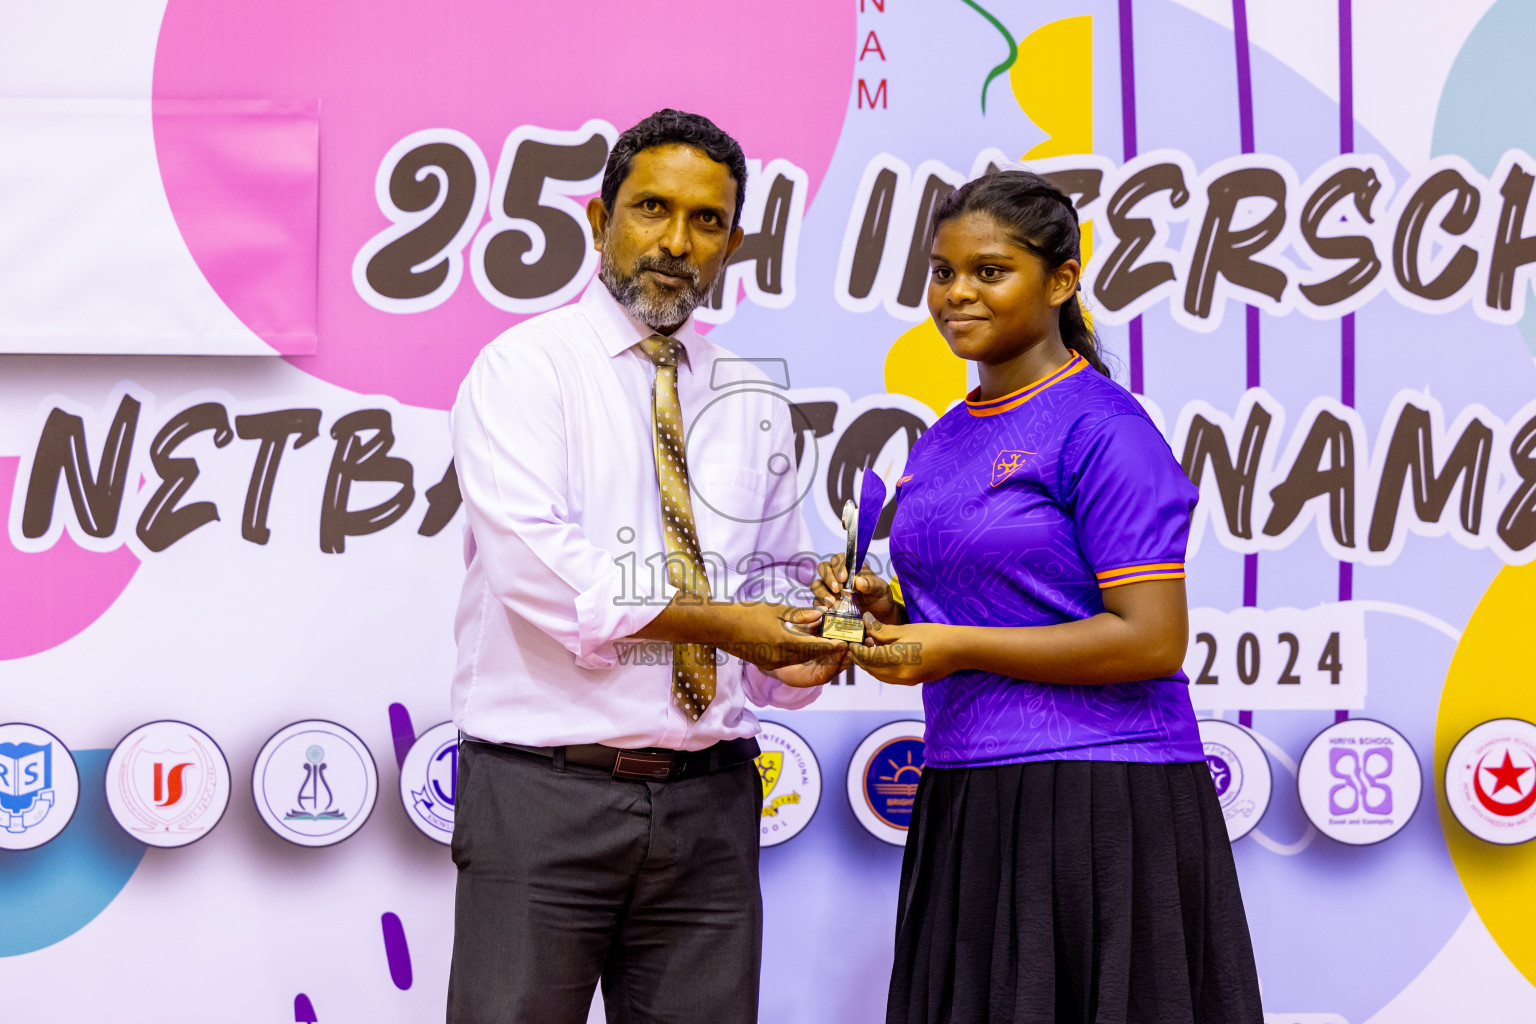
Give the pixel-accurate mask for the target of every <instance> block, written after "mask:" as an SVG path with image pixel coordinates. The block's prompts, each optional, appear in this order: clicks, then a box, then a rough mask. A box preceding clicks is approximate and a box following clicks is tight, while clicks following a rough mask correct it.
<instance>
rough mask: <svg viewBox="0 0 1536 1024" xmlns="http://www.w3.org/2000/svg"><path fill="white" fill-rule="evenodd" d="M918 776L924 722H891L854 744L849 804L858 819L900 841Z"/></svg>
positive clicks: (877, 832)
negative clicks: (856, 745)
mask: <svg viewBox="0 0 1536 1024" xmlns="http://www.w3.org/2000/svg"><path fill="white" fill-rule="evenodd" d="M922 777H923V723H922V722H910V721H909V722H891V723H890V724H888V725H882V726H881V727H880V728H878V729H876V730H875V731H874V732H872V733H870V734H869V735H868V736H866V737H864V742H862V743H860V744H859V747H858V749H857V750H855V751H854V752H853V759H852V760H851V761H849V762H848V804H849V806H851V807H852V808H853V816H854V817H855V818H858V819H859V824H861V825H863V826H864V827H865V828H866V829H868V830H869V833H870V834H871V835H873V836H875V837H876V838H878V839H883V840H884V841H886V842H887V843H890V844H891V845H892V846H903V845H905V844H906V841H907V829H908V828H909V827H910V826H911V824H912V808H913V806H914V805H915V804H916V803H917V784H918V781H919V780H921V779H922Z"/></svg>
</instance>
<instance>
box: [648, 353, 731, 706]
mask: <svg viewBox="0 0 1536 1024" xmlns="http://www.w3.org/2000/svg"><path fill="white" fill-rule="evenodd" d="M682 347H683V346H682V343H681V342H679V341H677V340H675V339H673V338H668V337H664V336H662V335H660V334H653V335H652V336H651V337H649V338H646V339H645V340H644V341H642V342H640V350H641V351H642V352H644V353H645V354H646V356H648V357H649V358H650V360H651V362H653V363H655V364H656V382H655V384H653V385H652V387H651V425H652V432H653V434H654V436H655V439H656V482H657V483H658V485H659V486H660V488H661V518H662V524H661V525H662V532H663V534H664V535H665V537H666V545H667V580H668V582H670V583H671V584H672V585H673V586H674V587H676V588H678V589H679V590H681V591H684V592H686V593H689V594H695V595H698V597H699V598H700V599H703V600H707V599H708V598H709V577H708V576H707V575H705V572H704V557H703V555H702V554H701V553H700V551H699V534H698V531H697V529H696V528H695V527H694V524H693V499H692V497H691V496H690V494H689V491H688V464H687V461H686V460H685V459H684V457H683V409H682V406H681V405H679V404H678V400H677V358H678V355H679V354H680V353H681V351H682ZM672 699H673V700H674V701H676V702H677V706H678V707H679V708H680V709H681V710H682V712H683V714H685V715H687V716H688V717H689V719H690V720H692V721H695V722H697V721H698V720H699V716H701V715H702V714H704V710H705V709H706V708H708V707H709V702H710V701H712V700H714V699H715V648H713V647H711V646H709V645H708V644H687V643H674V644H673V645H672Z"/></svg>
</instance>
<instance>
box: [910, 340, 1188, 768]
mask: <svg viewBox="0 0 1536 1024" xmlns="http://www.w3.org/2000/svg"><path fill="white" fill-rule="evenodd" d="M898 494H899V502H898V504H897V507H896V518H895V520H894V522H893V523H892V526H891V560H892V562H893V564H894V567H895V570H896V573H897V576H898V578H899V579H900V590H901V594H902V596H903V599H904V600H905V601H906V606H907V614H908V615H909V616H910V617H911V619H912V621H913V622H941V623H951V624H958V625H968V626H1044V625H1050V624H1052V623H1059V622H1070V621H1073V620H1076V619H1086V618H1088V617H1090V616H1093V615H1096V614H1098V613H1099V612H1102V611H1103V610H1104V602H1103V599H1102V597H1101V590H1102V589H1104V588H1107V587H1115V586H1121V585H1124V584H1127V583H1135V582H1138V581H1140V580H1158V579H1182V578H1183V576H1184V545H1185V542H1186V540H1187V539H1188V535H1189V517H1190V512H1191V511H1192V510H1193V509H1194V507H1195V501H1196V499H1197V498H1198V496H1199V495H1198V492H1197V491H1196V489H1195V487H1194V485H1192V484H1191V483H1190V482H1189V480H1188V478H1186V477H1185V475H1184V473H1183V471H1182V470H1181V469H1180V468H1179V464H1178V462H1177V461H1176V460H1175V459H1174V457H1173V453H1172V452H1171V451H1170V450H1169V448H1168V442H1166V441H1165V440H1163V437H1162V435H1161V434H1159V433H1158V432H1157V428H1156V427H1154V426H1153V425H1152V421H1151V420H1149V419H1148V418H1147V415H1146V413H1145V412H1143V411H1142V409H1141V406H1140V405H1138V404H1137V403H1136V400H1135V399H1134V398H1132V397H1131V395H1130V394H1129V393H1128V392H1126V391H1125V390H1124V389H1122V388H1121V387H1120V386H1119V385H1118V384H1116V383H1114V382H1113V381H1111V380H1109V379H1108V378H1106V377H1104V376H1102V375H1100V374H1098V373H1096V372H1094V370H1093V369H1092V367H1090V366H1089V365H1088V363H1087V362H1086V361H1085V360H1084V359H1083V357H1082V356H1080V355H1076V354H1074V355H1073V357H1072V360H1071V361H1070V362H1068V363H1067V365H1065V366H1063V367H1062V368H1061V369H1059V370H1057V371H1056V372H1055V373H1053V374H1051V375H1050V376H1048V377H1046V378H1044V379H1042V380H1039V381H1036V382H1035V383H1033V384H1031V385H1029V386H1028V387H1026V388H1023V389H1022V390H1019V391H1016V392H1014V393H1013V394H1011V395H1005V396H1003V397H1002V398H997V399H993V400H991V401H986V402H976V401H967V402H966V403H964V404H963V405H959V406H956V407H955V408H953V409H951V410H950V411H949V412H947V413H945V414H944V415H943V416H942V417H940V419H939V421H938V422H937V423H935V424H934V425H933V427H932V428H931V429H930V430H929V431H928V432H927V433H925V434H924V435H923V436H922V437H921V438H919V439H918V441H917V443H916V444H914V445H913V446H912V454H911V456H910V457H909V458H908V460H907V468H906V473H905V475H904V476H903V477H902V479H901V481H900V483H899V484H898ZM1188 684H1189V680H1188V679H1187V678H1186V677H1185V676H1184V674H1183V673H1182V672H1180V673H1179V674H1177V675H1173V676H1168V677H1165V678H1161V679H1147V680H1144V681H1141V682H1134V683H1116V684H1111V685H1104V686H1063V685H1052V684H1047V683H1036V682H1030V681H1028V680H1023V679H1014V678H1011V677H1009V676H1002V675H997V674H995V673H991V672H975V671H967V672H957V673H955V674H954V675H951V676H947V677H945V678H943V679H939V680H935V681H933V682H930V683H927V684H926V685H925V686H924V687H923V706H924V709H925V710H926V712H927V719H928V725H927V752H926V755H925V760H926V762H927V763H928V764H930V765H934V766H935V767H958V766H962V765H973V766H974V765H992V764H1012V763H1017V762H1021V761H1043V760H1051V759H1059V760H1076V761H1150V762H1169V761H1201V760H1203V759H1204V753H1203V750H1202V747H1201V744H1200V738H1199V733H1198V731H1197V729H1196V726H1195V714H1194V711H1193V709H1192V707H1191V705H1190V700H1189V689H1188Z"/></svg>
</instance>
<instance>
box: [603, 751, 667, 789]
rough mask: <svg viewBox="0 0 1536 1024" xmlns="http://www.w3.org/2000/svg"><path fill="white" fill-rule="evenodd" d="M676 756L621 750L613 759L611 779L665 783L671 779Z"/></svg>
mask: <svg viewBox="0 0 1536 1024" xmlns="http://www.w3.org/2000/svg"><path fill="white" fill-rule="evenodd" d="M676 763H677V760H676V755H674V754H663V753H656V752H652V751H648V750H621V751H619V753H618V756H616V757H615V758H614V759H613V777H614V778H616V779H634V780H637V781H640V782H646V781H653V782H666V781H667V780H669V779H671V778H672V771H673V768H674V767H675V765H676Z"/></svg>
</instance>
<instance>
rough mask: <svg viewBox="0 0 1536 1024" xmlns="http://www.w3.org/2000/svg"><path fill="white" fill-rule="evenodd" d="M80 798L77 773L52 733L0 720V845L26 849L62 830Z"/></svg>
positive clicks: (72, 761)
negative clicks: (0, 722)
mask: <svg viewBox="0 0 1536 1024" xmlns="http://www.w3.org/2000/svg"><path fill="white" fill-rule="evenodd" d="M79 802H80V773H79V771H78V770H77V769H76V768H75V759H74V758H73V757H72V756H70V753H69V749H68V748H67V747H65V746H64V744H63V743H62V742H61V741H60V740H59V738H58V737H57V736H55V735H54V734H53V733H51V732H49V731H48V730H47V729H39V728H38V727H37V726H35V725H27V724H25V723H23V722H9V723H7V724H5V725H0V850H30V849H32V848H33V847H36V846H42V845H43V844H44V843H46V842H48V840H50V839H52V838H53V837H54V836H56V835H58V834H59V833H60V832H62V831H64V826H65V825H68V824H69V819H70V818H72V817H74V814H75V807H76V805H77V804H79Z"/></svg>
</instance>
